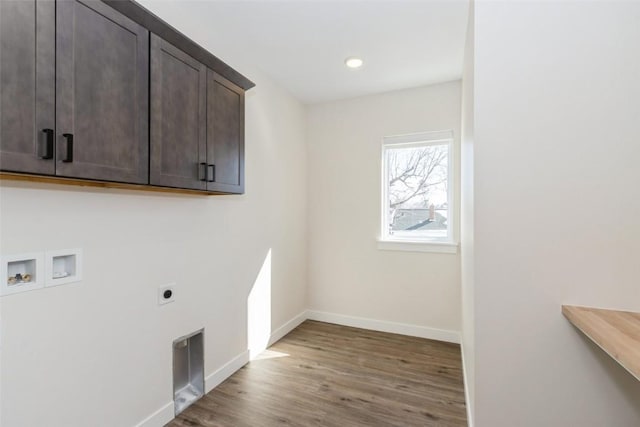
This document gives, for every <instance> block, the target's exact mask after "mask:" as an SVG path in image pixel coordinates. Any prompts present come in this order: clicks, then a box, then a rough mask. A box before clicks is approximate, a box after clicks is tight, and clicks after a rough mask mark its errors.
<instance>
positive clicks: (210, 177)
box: [206, 70, 244, 194]
mask: <svg viewBox="0 0 640 427" xmlns="http://www.w3.org/2000/svg"><path fill="white" fill-rule="evenodd" d="M207 168H208V169H207V174H206V177H207V190H209V191H216V192H223V193H239V194H241V193H244V91H243V90H242V89H241V88H240V87H238V86H237V85H235V84H233V83H231V82H230V81H229V80H227V79H225V78H224V77H222V76H220V75H218V74H217V73H215V72H214V71H211V70H208V72H207Z"/></svg>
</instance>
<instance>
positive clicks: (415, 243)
mask: <svg viewBox="0 0 640 427" xmlns="http://www.w3.org/2000/svg"><path fill="white" fill-rule="evenodd" d="M445 144H446V145H447V146H448V150H449V152H448V155H447V208H448V209H447V210H448V212H447V237H446V238H439V237H415V236H412V237H407V236H393V235H390V234H389V219H390V218H389V209H388V205H389V200H388V198H389V193H388V182H389V171H388V168H387V150H388V149H390V148H398V147H424V146H429V145H445ZM455 157H456V152H455V144H454V134H453V131H452V130H445V131H436V132H420V133H414V134H407V135H397V136H388V137H384V138H383V139H382V149H381V158H382V173H381V177H382V180H381V184H382V192H381V203H380V206H381V217H380V237H379V239H378V249H382V250H400V251H410V252H444V253H457V248H458V242H457V241H456V238H457V236H456V224H457V216H456V209H455V208H456V207H455V203H454V201H455V199H454V197H455V192H454V189H455V185H456V182H455V170H454V168H455Z"/></svg>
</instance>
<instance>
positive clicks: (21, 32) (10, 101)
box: [0, 0, 55, 175]
mask: <svg viewBox="0 0 640 427" xmlns="http://www.w3.org/2000/svg"><path fill="white" fill-rule="evenodd" d="M54 55H55V3H54V2H51V1H25V0H18V1H13V0H9V1H5V0H2V1H0V169H2V170H6V171H14V172H28V173H38V174H48V175H53V173H54V168H55V162H54V159H53V151H51V156H52V157H51V158H50V159H43V158H42V157H47V147H46V143H47V134H46V133H45V132H43V130H44V129H51V131H53V130H54V126H55V112H54V102H55V98H54V97H55V57H54ZM50 148H51V149H53V147H50Z"/></svg>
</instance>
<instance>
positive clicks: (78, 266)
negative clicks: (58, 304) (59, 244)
mask: <svg viewBox="0 0 640 427" xmlns="http://www.w3.org/2000/svg"><path fill="white" fill-rule="evenodd" d="M80 280H82V249H62V250H56V251H47V253H46V269H45V286H57V285H65V284H67V283H73V282H79V281H80Z"/></svg>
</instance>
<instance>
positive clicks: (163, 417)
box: [136, 402, 174, 427]
mask: <svg viewBox="0 0 640 427" xmlns="http://www.w3.org/2000/svg"><path fill="white" fill-rule="evenodd" d="M173 418H174V408H173V402H169V403H167V404H166V405H164V406H163V407H162V408H160V409H158V410H157V411H156V412H154V413H153V414H151V415H149V416H148V417H147V418H145V419H144V420H142V421H141V422H140V423H139V424H137V425H136V427H162V426H164V425H166V424H167V423H168V422H169V421H171V420H172V419H173Z"/></svg>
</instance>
